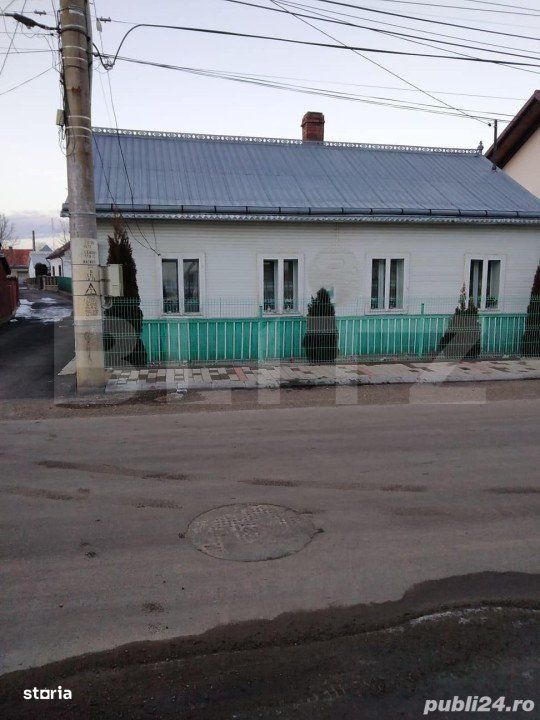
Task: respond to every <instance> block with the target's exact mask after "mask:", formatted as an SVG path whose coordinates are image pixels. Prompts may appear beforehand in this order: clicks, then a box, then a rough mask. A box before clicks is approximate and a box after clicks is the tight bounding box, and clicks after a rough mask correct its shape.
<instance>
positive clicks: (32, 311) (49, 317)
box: [15, 298, 71, 323]
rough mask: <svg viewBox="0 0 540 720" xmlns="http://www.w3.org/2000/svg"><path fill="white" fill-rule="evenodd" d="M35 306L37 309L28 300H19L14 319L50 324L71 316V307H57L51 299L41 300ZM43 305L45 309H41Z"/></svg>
mask: <svg viewBox="0 0 540 720" xmlns="http://www.w3.org/2000/svg"><path fill="white" fill-rule="evenodd" d="M35 304H36V305H38V307H34V303H31V302H30V301H29V300H25V299H24V298H23V299H21V301H20V305H19V307H18V308H17V312H16V313H15V317H16V318H19V319H21V318H24V319H26V320H37V321H38V322H43V323H51V322H60V320H64V319H65V318H67V317H69V316H70V315H71V307H70V306H69V305H58V304H56V301H55V300H53V299H52V298H42V299H40V300H39V301H37V302H36V303H35ZM44 305H45V307H43V306H44Z"/></svg>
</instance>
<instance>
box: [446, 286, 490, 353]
mask: <svg viewBox="0 0 540 720" xmlns="http://www.w3.org/2000/svg"><path fill="white" fill-rule="evenodd" d="M481 337H482V329H481V326H480V320H479V318H478V308H477V307H476V305H475V304H474V302H473V301H472V300H471V299H470V298H469V303H468V305H467V294H466V292H465V285H463V287H462V288H461V293H460V296H459V303H458V306H457V307H456V310H455V312H454V314H453V316H452V318H451V320H450V323H449V325H448V328H447V330H446V332H445V333H444V335H443V336H442V338H441V339H440V341H439V347H438V352H439V354H440V355H442V356H443V357H446V358H452V359H458V360H461V359H465V360H472V359H474V358H477V357H479V355H480V351H481Z"/></svg>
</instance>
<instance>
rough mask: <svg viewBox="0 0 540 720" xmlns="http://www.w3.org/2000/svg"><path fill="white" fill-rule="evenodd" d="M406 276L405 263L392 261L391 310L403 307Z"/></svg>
mask: <svg viewBox="0 0 540 720" xmlns="http://www.w3.org/2000/svg"><path fill="white" fill-rule="evenodd" d="M404 275H405V261H404V260H391V261H390V301H389V307H390V309H391V310H395V309H399V308H402V307H403V278H404Z"/></svg>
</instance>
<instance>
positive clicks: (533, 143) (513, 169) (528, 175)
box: [503, 130, 540, 197]
mask: <svg viewBox="0 0 540 720" xmlns="http://www.w3.org/2000/svg"><path fill="white" fill-rule="evenodd" d="M539 166H540V130H536V132H534V133H533V134H532V135H531V137H530V138H529V139H528V140H527V142H525V143H523V145H522V146H521V147H520V148H519V150H518V151H517V153H516V154H515V155H514V157H513V158H512V159H511V160H509V161H508V162H507V163H506V165H505V166H504V168H503V169H504V172H505V173H507V174H508V175H510V177H512V178H514V180H516V181H517V182H518V183H519V184H520V185H523V187H525V188H527V190H528V191H529V192H532V193H533V195H536V196H537V197H540V171H539V169H538V168H539Z"/></svg>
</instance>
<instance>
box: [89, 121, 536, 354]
mask: <svg viewBox="0 0 540 720" xmlns="http://www.w3.org/2000/svg"><path fill="white" fill-rule="evenodd" d="M323 135H324V117H323V116H322V114H320V113H306V115H305V116H304V118H303V121H302V139H298V140H282V139H275V138H260V137H226V136H208V135H192V134H181V133H178V134H177V133H167V132H163V133H160V132H148V131H131V130H120V131H116V130H109V129H104V128H96V129H95V130H94V139H95V148H94V149H95V154H94V166H95V188H96V209H97V213H98V235H99V240H100V248H101V250H100V252H101V259H102V261H103V262H105V260H106V253H107V235H108V234H110V232H111V220H112V218H113V217H114V216H115V215H116V214H119V213H121V214H122V216H123V217H124V219H125V220H126V223H127V226H128V232H129V235H130V238H131V243H132V246H133V253H134V258H135V261H136V265H137V273H138V284H139V290H140V295H141V307H142V310H143V313H144V316H145V321H146V322H147V323H149V324H150V325H151V324H152V322H154V324H155V323H159V322H161V323H162V329H163V327H165V326H164V325H163V322H165V321H166V323H167V330H166V333H168V334H167V338H166V339H163V338H161V336H160V338H159V339H158V340H159V348H160V349H159V352H160V353H161V352H162V350H163V347H162V346H163V343H164V342H166V343H169V346H170V342H171V333H172V332H173V331H172V330H171V327H172V325H171V322H172V321H173V320H174V321H176V322H177V323H180V325H181V324H182V323H183V322H184V321H185V320H187V319H190V318H191V319H197V320H198V321H199V325H198V326H197V327H198V330H197V332H198V333H199V341H198V342H199V345H200V342H202V341H201V339H200V338H201V337H202V335H201V333H203V332H207V333H213V332H214V329H213V328H214V325H215V323H214V325H212V328H211V329H210V330H208V327H209V326H208V323H207V324H206V331H205V330H204V329H203V330H201V327H202V323H203V321H204V322H207V321H210V319H214V320H215V319H218V318H223V319H231V318H235V319H253V318H263V319H266V320H268V321H270V320H272V319H276V318H301V317H302V316H304V315H305V313H306V306H307V301H308V300H309V298H310V296H311V295H313V294H314V293H315V292H316V291H317V290H318V289H319V288H320V287H323V286H324V287H326V288H327V289H329V290H330V292H331V294H332V297H333V301H334V303H335V307H336V315H337V316H338V317H346V318H366V319H369V318H377V317H379V318H380V317H384V318H387V319H388V318H389V319H390V320H391V321H392V322H393V323H394V327H396V318H398V317H399V318H401V320H400V322H401V327H402V328H403V322H405V321H404V320H403V318H407V317H409V318H412V317H417V316H426V315H430V316H432V315H437V314H441V313H442V314H445V313H446V314H448V313H451V312H452V310H453V308H454V307H455V305H456V302H457V298H458V295H459V292H460V288H461V286H462V285H463V284H465V286H466V291H467V293H468V295H469V296H470V298H471V299H473V300H474V302H475V303H476V304H477V305H478V307H479V308H480V310H481V311H482V312H483V313H486V314H491V315H502V314H506V315H507V314H512V313H518V314H519V313H524V312H525V310H526V306H527V301H528V297H529V293H530V290H531V285H532V281H533V276H534V273H535V270H536V267H537V265H538V260H539V258H540V200H539V199H538V198H536V197H534V196H533V195H532V194H531V193H529V192H528V191H526V190H525V189H524V188H523V187H521V186H520V185H518V183H516V182H515V181H514V180H512V179H511V178H510V177H509V176H508V175H507V174H505V173H504V172H502V171H500V170H496V171H494V170H493V169H492V164H491V163H490V162H489V161H488V160H487V159H486V158H485V157H484V156H483V155H482V152H481V149H480V148H479V149H478V150H462V149H452V148H430V147H403V146H395V145H370V144H362V143H347V142H326V141H324V137H323ZM385 322H386V320H385ZM291 327H292V325H291ZM359 327H360V326H359ZM363 327H364V326H363ZM365 327H368V326H365ZM388 327H390V325H388ZM410 327H411V325H410V322H409V328H410ZM147 332H148V333H150V332H151V328H150V329H148V330H147ZM160 332H162V330H160ZM217 332H218V331H217V330H216V333H217ZM226 332H232V331H229V330H227V331H226ZM235 332H236V331H235ZM246 332H248V333H249V332H251V331H246ZM291 332H293V331H292V330H291ZM351 332H353V331H351ZM354 332H356V330H355V331H354ZM360 332H363V330H362V331H360ZM400 332H403V330H402V331H400ZM410 332H412V331H409V334H410ZM437 332H438V330H437ZM149 337H150V336H148V337H147V340H148V342H151V343H154V342H155V341H154V340H152V339H151V338H150V339H149ZM246 337H247V336H246ZM236 340H237V342H236V344H238V342H239V340H238V339H236ZM409 340H410V338H409ZM251 341H252V338H251V335H249V342H250V344H251ZM156 342H157V341H156ZM174 342H176V340H175V341H174ZM205 342H210V341H209V340H208V338H207V339H206V340H205ZM227 342H228V341H227V339H226V340H225V346H227ZM245 342H246V338H245V337H244V336H242V347H243V348H244V345H245ZM273 342H275V343H277V342H278V341H277V340H275V341H273ZM283 342H284V343H285V340H284V341H283ZM291 342H293V340H291ZM340 342H341V340H340ZM178 343H180V340H178ZM215 343H216V344H219V345H220V347H221V346H222V345H223V342H222V340H219V343H218V339H217V335H216V340H215ZM294 343H297V340H294ZM259 344H260V343H259ZM295 346H296V345H295ZM198 347H199V346H198ZM351 347H352V346H351ZM348 349H349V348H345V347H344V348H343V353H344V354H354V353H349V352H348ZM274 350H275V352H276V353H277V354H281V355H283V356H286V353H287V352H289V350H288V349H285V345H283V348H282V350H281V351H279V352H278V349H277V345H274ZM174 352H176V353H178V354H180V355H182V353H181V352H180V349H179V346H178V348H177V349H176V350H175V351H174ZM174 352H173V355H174ZM182 352H183V351H182ZM216 352H217V350H216ZM220 352H221V351H220ZM225 352H226V354H227V352H229V353H230V352H232V351H231V349H230V348H229V349H228V350H226V351H225ZM234 352H236V350H235V351H234ZM246 352H247V351H246V350H245V348H244V349H243V350H242V352H241V353H240V355H239V357H240V356H241V355H242V354H244V355H245V353H246ZM236 354H238V353H236ZM173 355H171V357H172V356H173ZM192 356H193V352H192V353H191V355H190V357H192ZM259 356H260V348H259Z"/></svg>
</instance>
